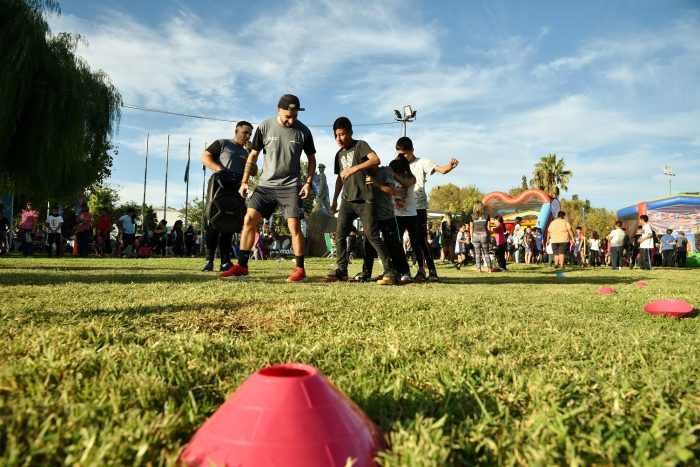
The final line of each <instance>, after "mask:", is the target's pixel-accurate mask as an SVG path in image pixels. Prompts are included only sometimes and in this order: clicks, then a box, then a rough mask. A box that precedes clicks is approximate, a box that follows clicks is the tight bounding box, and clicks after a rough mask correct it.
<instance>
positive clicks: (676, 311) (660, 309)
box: [644, 299, 693, 318]
mask: <svg viewBox="0 0 700 467" xmlns="http://www.w3.org/2000/svg"><path fill="white" fill-rule="evenodd" d="M644 309H645V310H646V311H647V312H649V313H651V314H652V315H663V316H670V317H676V318H683V317H684V316H688V315H689V314H691V313H692V312H693V305H691V304H690V303H688V302H684V301H683V300H670V299H666V300H655V301H653V302H651V303H649V304H647V305H646V306H645V307H644Z"/></svg>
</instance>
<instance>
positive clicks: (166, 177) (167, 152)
mask: <svg viewBox="0 0 700 467" xmlns="http://www.w3.org/2000/svg"><path fill="white" fill-rule="evenodd" d="M169 159H170V135H168V145H167V146H166V147H165V200H164V201H163V219H164V220H168V219H167V209H168V161H169Z"/></svg>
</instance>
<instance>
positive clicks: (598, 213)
mask: <svg viewBox="0 0 700 467" xmlns="http://www.w3.org/2000/svg"><path fill="white" fill-rule="evenodd" d="M561 209H562V210H563V211H564V212H566V217H567V219H568V220H569V222H570V223H571V225H572V226H573V227H574V228H576V227H577V226H581V227H583V226H584V225H585V226H586V230H587V231H588V235H589V236H590V235H591V234H592V233H593V232H598V234H599V235H600V236H603V237H604V236H606V235H607V234H608V233H610V231H611V230H612V229H613V226H614V225H615V213H614V212H612V211H609V210H607V209H604V208H596V207H593V206H591V202H590V201H589V200H587V199H586V200H582V199H580V198H579V197H578V195H572V196H571V199H562V200H561ZM584 210H585V211H586V219H585V220H584V219H583V211H584Z"/></svg>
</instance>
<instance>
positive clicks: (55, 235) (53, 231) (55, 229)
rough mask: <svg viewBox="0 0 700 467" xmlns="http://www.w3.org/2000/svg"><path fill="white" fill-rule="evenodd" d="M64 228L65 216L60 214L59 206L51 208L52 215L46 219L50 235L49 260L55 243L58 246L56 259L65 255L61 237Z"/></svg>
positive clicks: (48, 244)
mask: <svg viewBox="0 0 700 467" xmlns="http://www.w3.org/2000/svg"><path fill="white" fill-rule="evenodd" d="M62 226H63V216H61V215H60V214H59V213H58V206H52V207H51V213H50V214H49V215H48V217H47V218H46V229H47V230H46V233H47V234H48V239H47V242H48V243H47V246H48V251H49V258H51V251H52V250H53V245H54V243H55V244H56V258H59V257H60V256H62V255H63V251H62V250H63V237H62V236H61V227H62Z"/></svg>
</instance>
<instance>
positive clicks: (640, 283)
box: [634, 281, 649, 287]
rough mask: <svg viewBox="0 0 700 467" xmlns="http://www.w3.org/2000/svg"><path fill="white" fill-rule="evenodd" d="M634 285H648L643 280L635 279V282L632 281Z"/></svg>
mask: <svg viewBox="0 0 700 467" xmlns="http://www.w3.org/2000/svg"><path fill="white" fill-rule="evenodd" d="M634 285H636V286H637V287H646V286H647V285H649V284H647V283H646V282H644V281H637V282H635V283H634Z"/></svg>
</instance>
